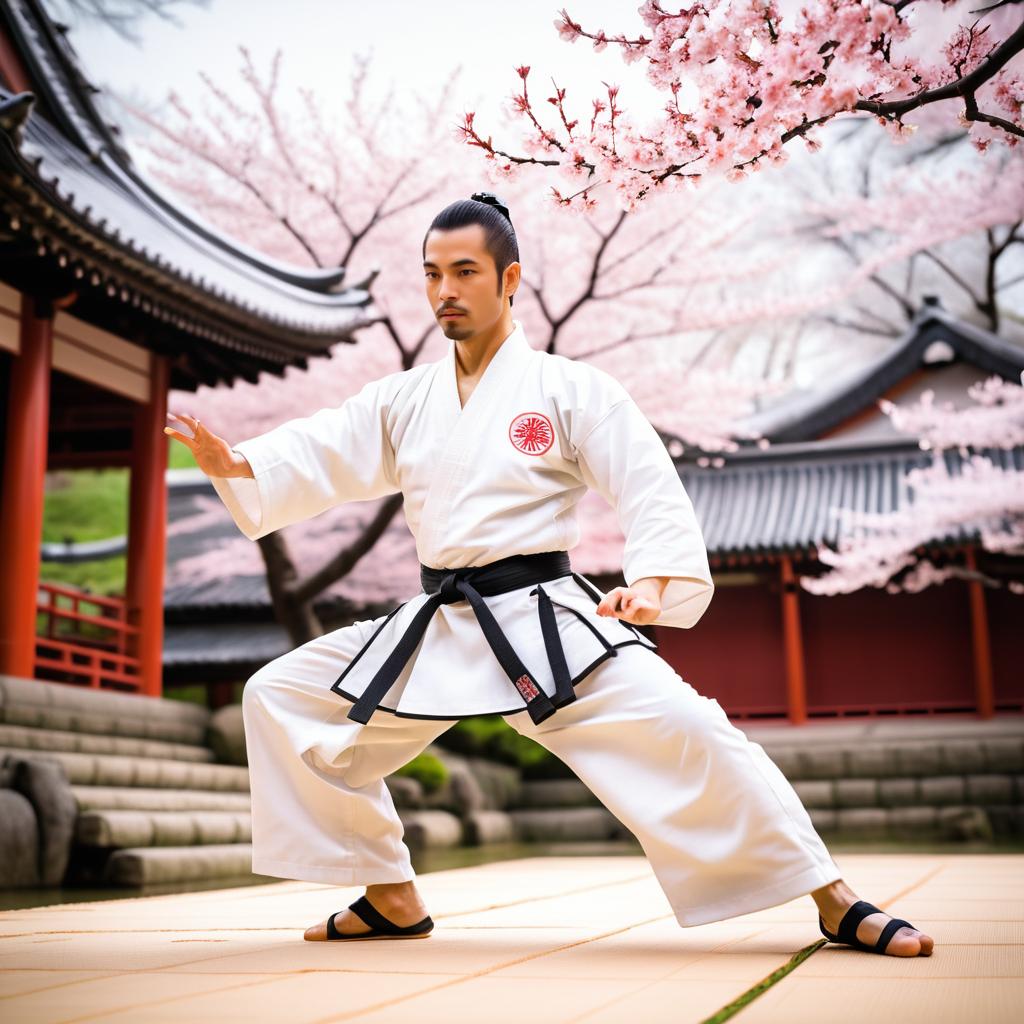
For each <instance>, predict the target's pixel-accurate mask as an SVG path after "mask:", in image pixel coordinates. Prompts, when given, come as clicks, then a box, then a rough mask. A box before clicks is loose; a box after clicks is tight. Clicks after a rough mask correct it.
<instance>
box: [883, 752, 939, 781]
mask: <svg viewBox="0 0 1024 1024" xmlns="http://www.w3.org/2000/svg"><path fill="white" fill-rule="evenodd" d="M893 749H894V752H895V755H896V763H897V765H898V769H897V770H898V771H899V774H900V775H911V776H914V777H915V778H927V777H928V776H932V775H938V774H939V773H940V772H941V771H942V755H941V750H940V748H939V747H938V746H937V745H936V744H934V743H928V744H924V743H908V744H905V745H903V746H900V747H895V748H893Z"/></svg>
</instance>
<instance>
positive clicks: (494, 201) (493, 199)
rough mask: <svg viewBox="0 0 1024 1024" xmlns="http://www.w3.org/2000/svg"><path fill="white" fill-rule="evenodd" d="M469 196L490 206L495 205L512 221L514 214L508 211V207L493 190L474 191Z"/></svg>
mask: <svg viewBox="0 0 1024 1024" xmlns="http://www.w3.org/2000/svg"><path fill="white" fill-rule="evenodd" d="M469 198H470V199H475V200H476V201H477V202H478V203H486V204H487V205H488V206H493V207H495V208H496V209H498V210H500V211H501V212H502V213H503V214H504V215H505V218H506V219H507V220H508V222H509V224H511V223H512V216H511V215H510V214H509V212H508V207H507V206H506V205H505V203H503V202H502V201H501V199H499V198H498V197H497V196H496V195H495V194H494V193H493V192H474V193H473V194H472V195H471V196H470V197H469Z"/></svg>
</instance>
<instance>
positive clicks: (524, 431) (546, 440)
mask: <svg viewBox="0 0 1024 1024" xmlns="http://www.w3.org/2000/svg"><path fill="white" fill-rule="evenodd" d="M508 437H509V440H510V441H511V442H512V443H513V444H514V445H515V446H516V447H517V448H518V449H519V450H520V451H521V452H525V454H527V455H543V454H544V453H545V452H546V451H547V450H548V449H549V448H550V447H551V446H552V445H553V444H554V443H555V432H554V430H552V429H551V420H549V419H548V418H547V416H545V415H544V413H542V412H521V413H520V414H519V415H518V416H517V417H516V418H515V419H514V420H513V421H512V422H511V423H510V424H509V428H508Z"/></svg>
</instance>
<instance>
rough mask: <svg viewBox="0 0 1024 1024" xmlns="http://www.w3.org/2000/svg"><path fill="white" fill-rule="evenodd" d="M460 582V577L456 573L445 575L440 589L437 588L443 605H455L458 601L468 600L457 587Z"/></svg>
mask: <svg viewBox="0 0 1024 1024" xmlns="http://www.w3.org/2000/svg"><path fill="white" fill-rule="evenodd" d="M458 582H459V576H458V575H457V574H456V573H454V572H449V573H445V576H444V579H442V580H441V585H440V587H438V588H437V593H438V596H439V597H440V599H441V604H455V603H456V602H458V601H465V600H466V596H465V594H463V593H462V591H461V590H459V588H458V586H457V584H458Z"/></svg>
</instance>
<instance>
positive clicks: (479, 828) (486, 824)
mask: <svg viewBox="0 0 1024 1024" xmlns="http://www.w3.org/2000/svg"><path fill="white" fill-rule="evenodd" d="M462 826H463V830H464V831H463V835H464V838H465V841H466V844H467V845H468V846H483V845H484V844H486V843H510V842H513V841H514V840H515V838H516V828H515V823H514V822H513V821H512V816H511V815H510V814H508V813H507V812H506V811H490V810H480V811H470V812H469V813H468V814H467V815H466V816H465V818H463V819H462Z"/></svg>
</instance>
